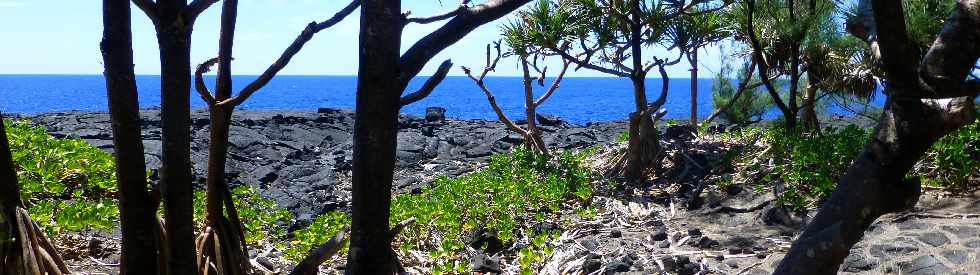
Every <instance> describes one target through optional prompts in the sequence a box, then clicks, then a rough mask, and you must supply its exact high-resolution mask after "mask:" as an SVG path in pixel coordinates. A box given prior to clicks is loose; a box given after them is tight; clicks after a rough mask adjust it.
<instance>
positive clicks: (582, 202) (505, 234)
mask: <svg viewBox="0 0 980 275" xmlns="http://www.w3.org/2000/svg"><path fill="white" fill-rule="evenodd" d="M6 126H7V128H8V129H9V132H10V138H11V147H12V150H13V151H14V153H13V155H14V160H15V163H17V165H18V173H19V174H20V177H21V178H22V179H23V181H22V182H23V184H24V191H25V192H24V196H25V199H27V198H30V200H25V201H26V202H28V203H29V205H28V209H30V211H31V214H32V216H34V217H37V218H38V221H39V224H40V225H41V226H42V227H43V228H44V229H45V231H46V232H47V233H48V234H50V235H52V236H55V239H58V236H61V235H64V234H72V233H77V232H82V231H86V230H102V231H111V230H112V229H113V228H115V227H117V226H118V218H117V213H118V207H117V202H116V200H115V196H116V195H115V192H116V187H115V184H114V180H115V179H114V173H113V171H114V169H115V165H114V163H113V160H112V157H111V155H110V154H108V153H106V152H104V151H102V150H100V149H98V148H95V147H92V146H91V145H89V144H87V143H85V142H84V141H82V140H78V139H70V138H69V139H59V138H55V137H52V136H50V135H48V134H47V132H46V131H45V130H44V129H43V128H41V127H33V126H31V125H30V124H29V123H28V122H26V121H18V122H11V123H7V125H6ZM588 153H589V152H581V153H573V152H560V153H557V154H555V155H554V156H553V157H547V156H545V155H541V154H537V153H534V152H531V151H528V150H524V149H518V150H515V151H514V152H512V153H510V154H500V155H495V156H493V157H491V158H490V161H489V164H488V166H487V167H486V168H485V169H483V170H481V171H478V172H475V173H472V174H469V175H465V176H461V177H457V178H448V177H444V176H443V177H440V178H438V179H436V181H435V182H434V183H433V184H432V186H430V187H426V188H424V189H423V190H422V191H421V192H419V193H417V194H400V195H397V196H396V197H395V198H394V199H393V203H392V224H395V223H397V222H399V221H402V220H405V219H408V218H411V217H414V218H415V219H416V222H415V224H414V225H412V226H410V227H408V228H407V229H406V230H405V231H406V232H404V233H403V234H401V235H400V236H399V237H398V239H397V243H398V247H399V251H400V252H401V254H406V255H408V254H411V253H417V252H419V251H424V252H426V253H427V255H426V256H427V257H424V258H423V259H418V260H416V261H417V263H416V264H418V267H419V268H423V269H426V270H424V271H421V272H423V273H429V272H431V273H434V274H459V273H465V272H466V271H469V270H470V269H471V268H472V267H471V266H470V265H469V263H468V261H467V257H468V256H467V255H468V254H467V248H468V247H469V248H470V249H480V250H483V251H488V252H493V253H498V252H500V250H506V254H507V255H513V256H512V257H511V259H509V261H510V262H512V264H511V265H512V266H513V267H512V268H514V269H517V270H521V271H522V272H524V273H527V274H532V273H533V270H535V268H536V267H537V265H538V264H539V263H540V262H541V261H542V260H543V258H544V256H546V255H547V254H549V246H548V241H549V240H551V239H553V238H555V236H557V233H559V232H558V231H557V227H553V228H551V227H549V228H544V229H542V227H541V226H537V227H535V225H540V224H551V225H555V224H557V223H558V222H559V221H560V216H561V213H567V212H568V211H563V210H569V209H576V208H583V209H588V208H587V205H588V202H589V200H590V199H591V197H592V187H591V183H592V180H593V174H592V173H591V172H590V171H589V169H587V168H586V167H585V166H584V165H583V161H584V159H585V157H586V155H587V154H588ZM232 196H233V197H234V198H235V202H236V203H237V204H238V205H239V208H238V211H239V213H238V214H239V215H240V216H241V218H242V222H243V225H244V227H245V232H246V234H245V238H246V239H245V240H246V242H247V243H248V244H249V245H250V246H266V245H272V246H273V247H275V248H276V249H277V250H279V251H281V255H282V256H283V258H284V259H285V260H287V261H292V262H296V261H299V260H301V259H302V257H303V256H305V255H306V254H307V253H308V252H309V251H310V250H311V249H313V248H314V247H316V246H317V245H319V244H321V243H323V242H324V241H326V240H327V239H329V238H330V237H332V236H334V235H335V234H336V233H337V232H338V231H339V230H342V228H344V227H345V226H347V225H349V224H350V218H349V216H348V214H346V213H344V212H339V211H333V212H328V213H326V214H323V215H320V216H319V217H317V218H316V219H314V220H313V222H312V223H311V224H309V225H308V226H306V227H304V228H302V229H299V230H295V231H293V232H287V228H288V226H289V224H290V222H291V221H292V220H293V219H294V217H293V216H292V214H291V213H290V212H288V211H286V210H285V209H283V208H280V207H278V205H276V203H275V202H274V201H272V200H269V199H266V198H263V197H262V196H261V195H259V193H258V190H257V189H256V188H255V187H252V186H248V185H243V186H237V187H235V188H233V189H232ZM55 198H56V199H57V200H53V199H55ZM203 204H204V191H203V190H199V191H197V192H196V193H195V205H194V211H195V212H194V220H195V223H196V224H197V225H198V227H203V221H204V205H203ZM161 211H162V210H161ZM477 232H480V234H484V235H485V237H486V238H483V241H484V242H483V243H481V244H475V242H474V237H473V236H474V234H477ZM487 241H489V243H488V242H487ZM498 241H499V244H501V245H505V246H506V247H490V246H491V245H494V244H496V243H497V242H498ZM491 243H493V244H491ZM491 250H496V251H491ZM343 251H344V250H342V252H343ZM488 254H489V253H488ZM406 261H408V262H411V261H410V260H406Z"/></svg>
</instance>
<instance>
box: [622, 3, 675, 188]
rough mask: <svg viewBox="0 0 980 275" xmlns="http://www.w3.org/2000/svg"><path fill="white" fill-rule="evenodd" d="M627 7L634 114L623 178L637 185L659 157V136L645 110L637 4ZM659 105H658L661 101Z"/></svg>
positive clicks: (632, 115)
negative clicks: (629, 9)
mask: <svg viewBox="0 0 980 275" xmlns="http://www.w3.org/2000/svg"><path fill="white" fill-rule="evenodd" d="M631 5H632V8H631V15H630V17H631V19H630V20H631V22H630V23H631V24H630V41H632V44H631V45H630V47H631V55H632V57H633V58H632V59H633V75H632V76H630V80H631V81H632V82H633V101H634V103H635V104H636V111H635V112H633V113H632V114H630V117H629V121H630V125H629V132H630V137H629V138H630V140H629V143H628V144H627V149H626V150H627V155H626V156H627V165H626V177H627V179H629V181H631V182H634V183H639V182H642V181H645V180H646V172H647V171H648V170H649V169H650V168H651V167H653V166H654V165H655V164H656V159H657V157H658V156H659V155H660V137H659V134H658V133H657V127H656V124H654V121H653V118H652V117H651V116H650V112H649V110H648V109H651V108H650V106H647V93H646V72H645V71H644V70H643V60H642V59H643V46H642V45H641V43H643V42H642V41H643V40H642V39H641V30H640V29H641V28H642V24H641V21H642V19H641V18H640V16H641V15H640V1H639V0H633V1H631ZM663 81H667V80H666V79H664V80H663ZM658 101H660V100H659V99H658ZM659 104H661V105H662V104H663V102H659ZM654 107H655V108H659V107H660V106H654Z"/></svg>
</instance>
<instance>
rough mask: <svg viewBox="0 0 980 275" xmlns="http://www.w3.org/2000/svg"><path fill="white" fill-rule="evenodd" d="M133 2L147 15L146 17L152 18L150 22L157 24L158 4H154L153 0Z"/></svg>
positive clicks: (135, 0)
mask: <svg viewBox="0 0 980 275" xmlns="http://www.w3.org/2000/svg"><path fill="white" fill-rule="evenodd" d="M132 2H133V4H134V5H136V7H137V8H139V9H140V10H142V11H143V13H145V14H146V17H149V18H150V21H153V23H154V24H156V22H157V18H158V15H157V5H156V3H153V1H152V0H132Z"/></svg>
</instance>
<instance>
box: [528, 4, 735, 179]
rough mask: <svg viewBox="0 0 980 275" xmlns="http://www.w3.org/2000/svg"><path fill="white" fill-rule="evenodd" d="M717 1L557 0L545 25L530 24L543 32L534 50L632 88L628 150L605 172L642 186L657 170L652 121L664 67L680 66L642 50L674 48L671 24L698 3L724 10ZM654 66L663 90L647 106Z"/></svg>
mask: <svg viewBox="0 0 980 275" xmlns="http://www.w3.org/2000/svg"><path fill="white" fill-rule="evenodd" d="M719 3H722V2H718V1H708V0H699V1H691V2H687V1H683V0H671V1H645V0H625V1H595V0H567V1H558V3H556V4H553V5H550V7H551V8H552V9H554V10H555V11H551V12H548V13H542V14H544V15H545V16H547V15H551V16H549V17H548V18H544V19H542V20H538V22H549V24H538V25H531V26H529V27H530V28H533V29H534V30H535V31H536V32H540V33H543V34H545V35H541V36H539V37H538V39H537V40H536V41H534V42H535V44H537V46H539V47H542V48H546V49H549V50H551V51H553V52H555V53H557V54H558V55H560V56H561V57H562V58H564V59H565V60H569V61H571V62H572V63H573V64H575V65H576V66H577V67H576V69H579V68H586V69H589V70H594V71H598V72H602V73H606V74H609V75H614V76H618V77H623V78H628V79H629V80H630V82H631V83H632V84H633V101H634V102H633V103H634V105H635V108H634V111H633V112H632V113H630V114H629V142H628V145H627V150H626V152H625V154H623V155H622V156H621V157H619V158H617V159H616V160H615V161H614V162H613V165H611V167H610V168H609V171H608V173H607V174H609V175H624V176H626V177H627V178H628V179H629V180H630V181H632V182H641V181H643V180H645V178H646V175H647V174H648V172H650V171H651V170H653V169H654V168H656V166H658V164H659V161H658V159H659V158H660V156H661V149H660V143H659V133H658V132H657V129H656V125H655V120H656V119H659V118H660V117H662V116H663V115H664V114H665V112H666V110H662V109H660V107H662V106H663V105H664V103H666V101H667V88H668V83H669V79H668V77H667V72H666V69H665V66H669V65H673V64H676V63H678V62H679V61H680V59H681V56H680V55H678V57H677V58H676V59H675V60H669V59H668V58H658V57H655V56H651V55H650V54H649V52H648V53H646V54H644V49H646V48H648V46H651V45H661V46H666V47H667V48H675V47H671V45H672V41H669V37H668V36H666V33H667V30H668V29H669V24H670V23H669V22H671V21H673V20H676V19H678V18H680V17H681V16H684V15H686V14H691V13H693V12H695V10H697V9H696V8H695V7H698V6H701V5H709V4H714V5H712V6H711V7H710V8H707V9H705V10H699V11H697V12H713V11H715V10H717V9H719V8H720V7H721V6H723V4H721V5H719ZM558 10H566V11H567V12H558ZM564 45H571V47H564ZM648 58H649V59H648ZM644 60H647V61H644ZM655 67H656V68H658V69H659V71H660V75H661V80H662V82H663V86H662V88H661V91H660V94H659V95H658V96H657V97H656V99H654V100H653V101H652V102H651V101H648V100H647V94H646V91H647V89H646V77H647V74H648V72H649V71H650V70H651V69H653V68H655Z"/></svg>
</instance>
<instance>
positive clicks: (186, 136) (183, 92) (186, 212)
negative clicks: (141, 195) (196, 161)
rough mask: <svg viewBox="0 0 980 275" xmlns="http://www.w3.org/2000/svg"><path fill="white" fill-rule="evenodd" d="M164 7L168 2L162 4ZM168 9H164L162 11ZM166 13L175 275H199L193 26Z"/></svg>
mask: <svg viewBox="0 0 980 275" xmlns="http://www.w3.org/2000/svg"><path fill="white" fill-rule="evenodd" d="M159 3H160V4H163V3H165V2H159ZM162 7H163V6H161V8H162ZM161 10H165V9H161ZM167 14H168V13H166V12H161V18H160V19H161V20H162V22H166V23H161V24H163V25H159V26H158V27H157V41H158V43H159V46H160V67H161V73H160V85H161V86H160V91H161V100H160V124H161V128H162V136H163V138H162V140H163V141H162V145H163V146H162V148H163V152H162V155H163V160H162V162H163V165H162V167H161V168H160V185H161V186H162V190H163V199H164V202H165V204H164V206H165V210H166V211H165V216H166V220H167V223H166V229H167V243H168V244H167V247H168V249H167V252H168V253H169V255H167V262H168V263H167V265H168V271H169V272H170V274H196V271H195V266H196V265H195V263H196V259H195V255H196V254H197V253H196V252H195V250H194V188H193V185H192V180H193V178H192V177H193V176H192V174H191V161H190V129H189V127H190V121H191V118H190V76H191V70H190V68H191V67H190V58H191V57H190V46H191V26H190V25H185V24H189V23H191V22H184V20H183V19H178V18H180V10H179V9H178V10H177V11H176V12H174V13H173V14H171V15H172V16H173V18H169V20H168V18H167V16H166V15H167Z"/></svg>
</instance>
